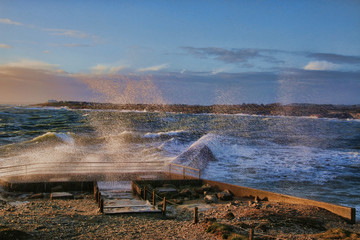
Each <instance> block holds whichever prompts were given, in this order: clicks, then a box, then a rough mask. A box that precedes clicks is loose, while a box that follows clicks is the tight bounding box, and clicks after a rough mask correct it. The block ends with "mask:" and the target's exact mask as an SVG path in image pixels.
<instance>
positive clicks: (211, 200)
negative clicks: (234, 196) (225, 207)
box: [204, 195, 218, 203]
mask: <svg viewBox="0 0 360 240" xmlns="http://www.w3.org/2000/svg"><path fill="white" fill-rule="evenodd" d="M204 200H205V202H206V203H217V202H218V199H217V198H216V197H215V195H206V196H205V197H204Z"/></svg>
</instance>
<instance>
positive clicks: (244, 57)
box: [181, 47, 283, 64]
mask: <svg viewBox="0 0 360 240" xmlns="http://www.w3.org/2000/svg"><path fill="white" fill-rule="evenodd" d="M181 49H183V50H185V51H186V52H188V53H189V54H191V55H194V56H196V57H200V58H213V59H215V60H218V61H222V62H225V63H232V64H234V63H246V62H248V61H249V60H251V59H255V58H258V59H262V60H264V61H266V62H271V63H279V62H282V61H280V60H278V59H276V58H275V57H274V56H272V55H273V54H274V53H280V52H283V51H280V50H272V49H256V48H232V49H225V48H218V47H207V48H195V47H181Z"/></svg>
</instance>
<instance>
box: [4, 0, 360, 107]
mask: <svg viewBox="0 0 360 240" xmlns="http://www.w3.org/2000/svg"><path fill="white" fill-rule="evenodd" d="M359 12H360V2H359V1H355V0H354V1H350V0H348V1H336V0H334V1H318V0H313V1H69V0H65V1H45V0H43V1H40V0H34V1H19V0H12V1H7V0H0V103H32V102H42V101H46V100H47V99H58V100H91V101H112V102H124V101H125V102H129V101H130V102H131V101H133V102H139V101H141V102H157V101H158V102H162V103H186V104H214V103H221V104H226V103H228V104H234V103H244V102H245V103H271V102H282V103H291V102H311V103H335V104H359V103H360V94H359V93H360V44H359V43H360V14H359ZM113 84H116V87H114V85H113ZM105 85H107V87H105ZM109 86H113V87H109ZM114 89H117V91H114ZM130 89H131V91H130ZM145 89H150V90H151V92H152V93H153V94H154V95H158V98H157V100H154V98H152V97H148V99H144V97H139V96H132V95H136V93H138V94H142V95H144V91H145ZM150 90H149V91H150ZM130 92H131V94H130ZM145 95H146V94H145Z"/></svg>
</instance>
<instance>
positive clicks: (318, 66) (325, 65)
mask: <svg viewBox="0 0 360 240" xmlns="http://www.w3.org/2000/svg"><path fill="white" fill-rule="evenodd" d="M338 67H339V65H338V64H334V63H331V62H327V61H313V62H309V63H308V64H307V65H306V66H305V67H304V69H305V70H315V71H316V70H317V71H324V70H335V69H337V68H338Z"/></svg>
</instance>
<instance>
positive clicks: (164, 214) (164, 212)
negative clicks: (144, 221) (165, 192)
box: [162, 197, 166, 217]
mask: <svg viewBox="0 0 360 240" xmlns="http://www.w3.org/2000/svg"><path fill="white" fill-rule="evenodd" d="M162 214H163V216H164V217H166V198H165V197H164V199H163V210H162Z"/></svg>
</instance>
